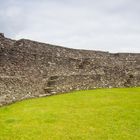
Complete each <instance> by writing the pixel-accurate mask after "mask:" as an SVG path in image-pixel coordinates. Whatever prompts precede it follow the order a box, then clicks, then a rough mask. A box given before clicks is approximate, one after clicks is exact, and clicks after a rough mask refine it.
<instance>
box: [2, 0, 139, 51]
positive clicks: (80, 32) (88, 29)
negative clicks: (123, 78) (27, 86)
mask: <svg viewBox="0 0 140 140" xmlns="http://www.w3.org/2000/svg"><path fill="white" fill-rule="evenodd" d="M0 32H3V33H4V34H5V36H7V37H10V38H13V39H21V38H26V39H32V40H37V41H41V42H46V43H52V44H57V45H62V46H65V47H70V48H77V49H90V50H102V51H109V52H135V53H140V0H0Z"/></svg>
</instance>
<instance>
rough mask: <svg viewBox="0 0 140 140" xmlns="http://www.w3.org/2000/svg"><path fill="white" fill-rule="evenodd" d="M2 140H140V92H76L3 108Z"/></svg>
mask: <svg viewBox="0 0 140 140" xmlns="http://www.w3.org/2000/svg"><path fill="white" fill-rule="evenodd" d="M0 140H140V88H125V89H98V90H88V91H77V92H74V93H72V94H63V95H57V96H51V97H46V98H39V99H30V100H26V101H22V102H18V103H15V104H12V105H9V106H5V107H2V108H0Z"/></svg>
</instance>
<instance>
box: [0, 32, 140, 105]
mask: <svg viewBox="0 0 140 140" xmlns="http://www.w3.org/2000/svg"><path fill="white" fill-rule="evenodd" d="M136 86H140V53H137V54H133V53H116V54H111V53H108V52H101V51H88V50H76V49H69V48H64V47H60V46H54V45H50V44H45V43H39V42H35V41H31V40H25V39H21V40H18V41H16V40H12V39H8V38H5V37H4V34H0V106H2V105H5V104H9V103H12V102H16V101H20V100H23V99H26V98H33V97H41V96H47V95H53V94H58V93H63V92H64V93H66V92H69V91H73V90H83V89H95V88H112V87H136Z"/></svg>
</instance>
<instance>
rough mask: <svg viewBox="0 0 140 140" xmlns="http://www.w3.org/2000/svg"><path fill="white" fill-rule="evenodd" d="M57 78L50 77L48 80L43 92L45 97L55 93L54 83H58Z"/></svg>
mask: <svg viewBox="0 0 140 140" xmlns="http://www.w3.org/2000/svg"><path fill="white" fill-rule="evenodd" d="M58 78H59V76H51V77H50V78H49V80H48V83H47V86H46V87H45V88H44V91H45V93H46V94H47V95H52V94H55V93H57V89H56V82H57V81H58Z"/></svg>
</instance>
